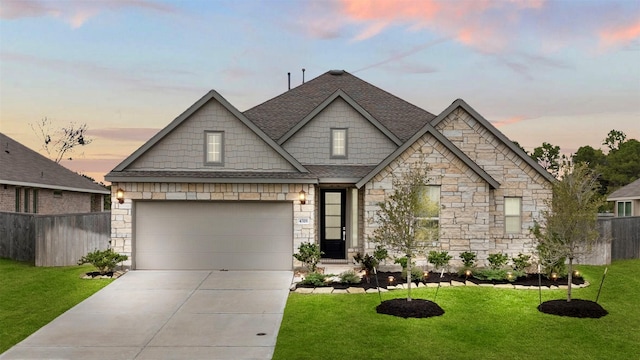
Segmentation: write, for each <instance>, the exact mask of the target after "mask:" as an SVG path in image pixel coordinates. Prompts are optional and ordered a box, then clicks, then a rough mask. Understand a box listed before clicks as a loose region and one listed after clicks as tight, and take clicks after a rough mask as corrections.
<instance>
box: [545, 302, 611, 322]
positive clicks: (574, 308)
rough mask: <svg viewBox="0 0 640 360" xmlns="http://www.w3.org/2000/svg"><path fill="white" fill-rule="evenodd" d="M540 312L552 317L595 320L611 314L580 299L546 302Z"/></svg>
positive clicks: (594, 304)
mask: <svg viewBox="0 0 640 360" xmlns="http://www.w3.org/2000/svg"><path fill="white" fill-rule="evenodd" d="M538 310H539V311H540V312H543V313H545V314H551V315H559V316H569V317H576V318H593V319H597V318H601V317H603V316H605V315H607V314H608V313H609V312H608V311H607V310H605V309H603V308H602V306H600V305H599V304H598V303H596V302H593V301H589V300H580V299H573V300H571V301H567V300H566V299H565V300H549V301H545V302H543V303H542V304H540V305H539V306H538Z"/></svg>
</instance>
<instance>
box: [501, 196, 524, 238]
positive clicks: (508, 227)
mask: <svg viewBox="0 0 640 360" xmlns="http://www.w3.org/2000/svg"><path fill="white" fill-rule="evenodd" d="M521 209H522V199H521V198H519V197H505V198H504V231H505V233H507V234H516V233H520V232H521V231H522V210H521Z"/></svg>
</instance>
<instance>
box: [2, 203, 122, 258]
mask: <svg viewBox="0 0 640 360" xmlns="http://www.w3.org/2000/svg"><path fill="white" fill-rule="evenodd" d="M110 237H111V213H110V212H99V213H87V214H65V215H36V214H20V213H5V212H0V257H5V258H10V259H14V260H19V261H34V262H35V264H36V266H68V265H76V264H77V262H78V259H80V258H81V257H82V256H83V255H85V254H87V253H88V252H90V251H93V250H95V249H100V250H103V249H107V248H108V247H109V240H110Z"/></svg>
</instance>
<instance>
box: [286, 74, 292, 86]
mask: <svg viewBox="0 0 640 360" xmlns="http://www.w3.org/2000/svg"><path fill="white" fill-rule="evenodd" d="M287 78H289V90H291V73H290V72H288V73H287Z"/></svg>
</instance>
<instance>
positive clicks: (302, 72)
mask: <svg viewBox="0 0 640 360" xmlns="http://www.w3.org/2000/svg"><path fill="white" fill-rule="evenodd" d="M302 83H303V84H304V68H302Z"/></svg>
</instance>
